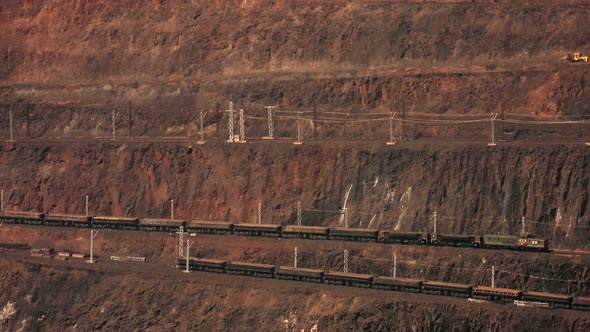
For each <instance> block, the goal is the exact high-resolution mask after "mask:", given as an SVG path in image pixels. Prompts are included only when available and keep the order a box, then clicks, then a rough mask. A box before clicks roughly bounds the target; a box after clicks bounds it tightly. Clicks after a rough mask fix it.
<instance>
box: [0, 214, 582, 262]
mask: <svg viewBox="0 0 590 332" xmlns="http://www.w3.org/2000/svg"><path fill="white" fill-rule="evenodd" d="M0 221H2V222H5V223H7V224H20V225H32V226H59V227H71V228H87V229H113V230H130V231H151V232H167V233H176V232H180V231H182V232H186V233H196V234H213V235H215V234H218V235H238V236H260V237H273V238H298V239H309V240H336V241H351V242H377V243H383V244H405V245H430V246H453V247H464V248H474V249H476V248H485V249H491V250H521V251H535V252H550V250H549V247H548V242H547V241H546V240H544V239H540V238H532V237H526V238H525V237H517V236H510V235H448V234H432V233H425V232H396V231H390V230H377V229H353V228H328V227H318V226H295V225H284V226H283V225H277V224H246V223H227V222H210V221H185V220H171V219H152V218H145V219H139V218H134V217H108V216H85V215H67V214H43V213H37V212H22V211H11V212H8V211H5V212H3V213H0ZM559 254H562V255H566V254H570V255H574V254H575V255H586V254H590V252H583V251H578V252H576V251H568V250H560V252H559Z"/></svg>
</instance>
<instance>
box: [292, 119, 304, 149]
mask: <svg viewBox="0 0 590 332" xmlns="http://www.w3.org/2000/svg"><path fill="white" fill-rule="evenodd" d="M301 136H302V134H301V112H297V141H296V142H294V143H293V144H295V145H301V144H303V141H302V140H301Z"/></svg>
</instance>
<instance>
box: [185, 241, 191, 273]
mask: <svg viewBox="0 0 590 332" xmlns="http://www.w3.org/2000/svg"><path fill="white" fill-rule="evenodd" d="M192 245H193V241H191V240H186V257H185V258H186V270H184V272H185V273H190V272H191V271H190V270H189V261H190V259H191V246H192Z"/></svg>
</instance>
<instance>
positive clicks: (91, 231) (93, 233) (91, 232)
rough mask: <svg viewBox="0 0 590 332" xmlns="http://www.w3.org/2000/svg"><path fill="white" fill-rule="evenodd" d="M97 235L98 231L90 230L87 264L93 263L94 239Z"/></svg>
mask: <svg viewBox="0 0 590 332" xmlns="http://www.w3.org/2000/svg"><path fill="white" fill-rule="evenodd" d="M97 234H98V231H95V230H93V229H91V230H90V259H89V260H87V261H86V262H87V263H94V238H95V237H96V235H97Z"/></svg>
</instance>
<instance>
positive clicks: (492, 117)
mask: <svg viewBox="0 0 590 332" xmlns="http://www.w3.org/2000/svg"><path fill="white" fill-rule="evenodd" d="M497 116H498V113H493V112H492V115H491V117H490V122H491V124H492V142H491V143H488V146H496V137H495V133H494V120H496V117H497Z"/></svg>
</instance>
